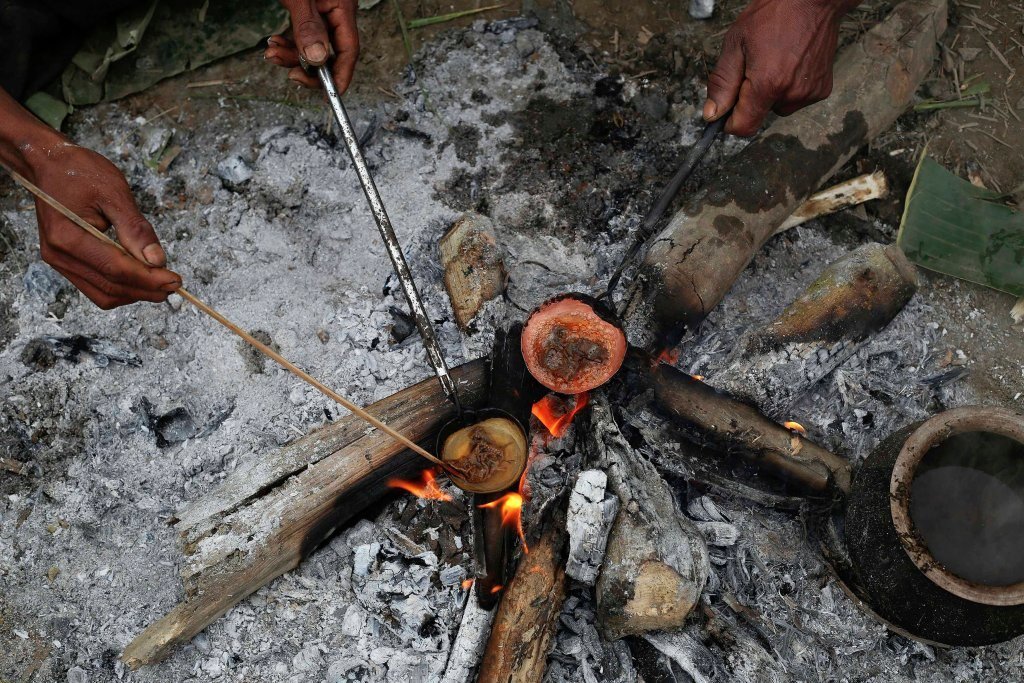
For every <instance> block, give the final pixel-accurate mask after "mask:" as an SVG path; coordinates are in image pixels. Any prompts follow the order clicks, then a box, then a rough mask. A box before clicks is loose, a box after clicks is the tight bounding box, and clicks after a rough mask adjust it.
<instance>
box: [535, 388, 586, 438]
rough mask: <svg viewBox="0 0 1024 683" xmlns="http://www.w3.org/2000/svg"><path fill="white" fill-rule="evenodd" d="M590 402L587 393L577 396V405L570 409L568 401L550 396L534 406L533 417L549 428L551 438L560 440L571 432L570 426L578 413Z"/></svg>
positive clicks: (553, 395)
mask: <svg viewBox="0 0 1024 683" xmlns="http://www.w3.org/2000/svg"><path fill="white" fill-rule="evenodd" d="M589 400H590V395H589V394H588V393H586V392H584V393H582V394H576V405H574V406H573V407H572V408H569V407H568V406H567V402H568V401H567V399H563V398H560V397H558V396H556V395H555V394H548V395H547V396H545V397H544V398H542V399H541V400H539V401H537V402H536V403H534V404H533V410H532V412H533V416H534V417H536V418H537V419H538V420H540V421H541V422H542V423H543V424H544V426H545V427H547V430H548V433H549V434H551V436H553V437H554V438H556V439H560V438H561V437H563V436H565V433H566V432H567V431H568V430H569V425H571V424H572V420H573V418H574V417H576V413H578V412H580V411H581V410H583V408H584V407H585V406H586V405H587V402H588V401H589Z"/></svg>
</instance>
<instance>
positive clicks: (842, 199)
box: [775, 171, 889, 235]
mask: <svg viewBox="0 0 1024 683" xmlns="http://www.w3.org/2000/svg"><path fill="white" fill-rule="evenodd" d="M888 194H889V182H888V181H887V180H886V178H885V173H883V172H882V171H875V172H874V173H866V174H864V175H861V176H857V177H856V178H851V179H849V180H844V181H843V182H841V183H839V184H837V185H833V186H832V187H829V188H827V189H825V190H822V191H821V192H816V193H815V194H813V195H811V197H810V199H808V200H807V201H806V202H804V203H803V204H801V205H800V207H799V208H798V209H797V210H796V211H794V212H793V215H791V216H790V217H789V218H787V219H786V220H785V222H783V224H782V225H780V226H779V227H778V228H776V230H775V234H776V235H778V234H779V233H780V232H785V231H786V230H789V229H790V228H795V227H796V226H798V225H803V224H804V223H806V222H807V221H810V220H814V219H815V218H821V217H822V216H827V215H829V214H832V213H836V212H837V211H842V210H843V209H845V208H848V207H850V206H856V205H858V204H863V203H864V202H868V201H871V200H872V199H881V198H883V197H885V196H886V195H888Z"/></svg>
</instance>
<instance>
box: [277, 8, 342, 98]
mask: <svg viewBox="0 0 1024 683" xmlns="http://www.w3.org/2000/svg"><path fill="white" fill-rule="evenodd" d="M281 4H282V5H284V7H285V9H287V10H288V14H289V15H291V19H292V38H287V37H285V36H283V35H280V36H271V38H270V40H268V41H267V49H266V50H265V51H264V53H263V58H264V59H266V60H267V61H268V62H271V63H272V64H277V65H278V66H283V67H285V68H287V69H288V70H289V71H288V78H290V79H291V80H293V81H295V82H296V83H298V84H300V85H304V86H306V87H307V88H319V87H320V81H319V79H318V78H317V77H316V76H315V75H312V76H311V75H309V74H307V73H306V72H305V71H303V70H302V67H301V66H300V64H299V55H300V54H301V55H302V56H303V57H305V59H306V63H307V64H309V65H310V66H321V65H323V64H324V63H326V62H327V59H328V57H329V56H330V53H331V48H333V49H334V54H335V60H334V63H333V64H332V65H331V71H332V73H333V75H334V85H335V86H336V87H337V88H338V92H339V93H344V92H345V91H346V90H347V89H348V86H349V84H351V83H352V74H353V72H355V69H356V59H357V58H358V57H359V32H358V31H357V30H356V0H281Z"/></svg>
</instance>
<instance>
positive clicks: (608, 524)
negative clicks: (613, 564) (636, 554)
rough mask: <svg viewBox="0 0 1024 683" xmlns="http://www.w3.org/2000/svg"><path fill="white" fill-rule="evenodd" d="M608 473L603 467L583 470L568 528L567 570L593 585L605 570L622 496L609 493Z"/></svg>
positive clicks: (577, 483) (572, 501)
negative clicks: (607, 549)
mask: <svg viewBox="0 0 1024 683" xmlns="http://www.w3.org/2000/svg"><path fill="white" fill-rule="evenodd" d="M607 487H608V475H607V474H605V473H604V472H603V471H601V470H587V471H586V472H581V473H580V476H579V477H577V479H576V485H575V486H574V487H573V490H572V495H571V496H570V497H569V512H568V515H567V519H566V528H567V529H568V531H569V559H568V560H567V561H566V563H565V573H566V574H568V575H569V576H570V577H572V578H574V579H576V580H577V581H580V582H581V583H585V584H587V585H588V586H593V585H594V582H595V581H597V575H598V573H599V572H600V571H601V561H602V560H603V559H604V553H605V548H606V547H607V544H608V533H609V532H610V531H611V528H612V523H613V522H614V521H615V517H616V515H617V514H618V512H619V499H618V498H616V497H615V496H611V495H608V494H607V493H606V489H607Z"/></svg>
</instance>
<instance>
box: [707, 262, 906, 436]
mask: <svg viewBox="0 0 1024 683" xmlns="http://www.w3.org/2000/svg"><path fill="white" fill-rule="evenodd" d="M915 291H917V272H916V270H915V268H914V266H913V265H911V263H910V262H909V261H908V260H907V258H906V257H905V256H904V255H903V252H902V251H900V249H899V248H898V247H897V246H895V245H891V244H890V245H888V246H883V245H881V244H876V243H870V244H865V245H862V246H860V247H858V248H857V249H855V250H854V251H853V252H851V253H850V254H848V255H846V256H844V257H843V258H841V259H839V260H838V261H836V262H835V263H833V264H831V265H830V266H829V267H828V268H826V269H825V270H824V271H823V272H822V273H821V275H820V276H818V278H817V279H816V280H815V281H814V282H812V283H811V284H810V286H808V288H807V289H806V290H805V291H804V293H803V294H801V295H800V297H798V298H797V299H796V301H794V302H793V303H791V304H790V305H789V306H788V307H786V310H784V311H783V312H782V314H781V315H780V316H779V317H778V318H776V319H775V320H774V321H772V322H771V323H769V324H767V325H765V326H764V327H761V328H759V329H756V330H753V331H751V332H748V333H746V334H744V335H743V337H742V338H741V339H740V340H739V342H738V343H737V344H736V347H735V351H734V352H733V354H732V356H731V357H730V359H729V360H727V361H726V364H725V369H724V370H723V371H722V372H719V373H717V374H715V375H712V376H711V377H710V378H709V379H708V383H709V384H711V385H712V386H714V387H715V388H717V389H720V390H722V391H725V392H726V393H729V394H731V395H733V396H735V397H737V398H740V399H743V400H745V401H750V402H751V403H753V404H755V405H756V406H758V407H759V408H761V410H762V411H763V412H764V413H765V414H766V415H767V416H768V417H770V418H772V419H775V420H784V419H788V418H792V417H793V416H792V415H791V414H790V409H791V407H792V405H793V403H794V402H796V400H797V399H799V398H800V397H801V396H802V395H803V394H804V393H805V392H806V391H807V390H808V389H810V387H811V386H813V385H814V384H815V383H817V382H818V381H819V380H821V379H822V378H823V377H825V376H826V375H828V374H829V373H830V372H832V371H833V370H835V369H836V368H837V367H838V366H839V365H841V364H842V363H843V362H845V361H846V360H847V359H848V358H850V356H852V355H853V354H854V353H855V352H856V351H857V349H858V348H860V346H861V344H862V343H863V342H864V340H865V339H867V338H868V336H869V335H871V334H873V333H875V332H877V331H878V330H880V329H882V328H883V327H885V326H886V325H888V324H889V322H890V321H891V320H892V319H893V318H894V317H895V316H896V314H897V313H899V312H900V311H901V310H902V309H903V307H904V306H905V305H906V304H907V302H908V301H909V300H910V298H911V297H912V296H913V295H914V292H915Z"/></svg>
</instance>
